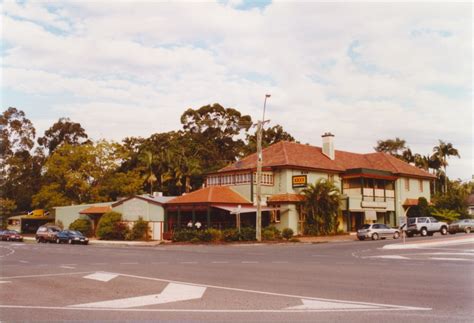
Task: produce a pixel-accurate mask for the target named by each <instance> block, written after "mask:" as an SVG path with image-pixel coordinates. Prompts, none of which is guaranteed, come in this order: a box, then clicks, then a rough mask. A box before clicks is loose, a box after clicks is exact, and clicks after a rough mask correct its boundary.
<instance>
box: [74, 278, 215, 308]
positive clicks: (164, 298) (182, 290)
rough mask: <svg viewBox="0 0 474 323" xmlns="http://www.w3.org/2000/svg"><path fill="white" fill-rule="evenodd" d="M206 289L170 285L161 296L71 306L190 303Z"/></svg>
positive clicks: (128, 306) (100, 306)
mask: <svg viewBox="0 0 474 323" xmlns="http://www.w3.org/2000/svg"><path fill="white" fill-rule="evenodd" d="M205 291H206V287H202V286H192V285H184V284H175V283H169V284H168V285H167V286H166V287H165V289H164V290H163V291H162V292H161V294H154V295H146V296H138V297H130V298H122V299H115V300H110V301H104V302H96V303H86V304H78V305H71V306H70V307H93V308H131V307H139V306H148V305H156V304H165V303H172V302H179V301H188V300H192V299H199V298H201V297H202V295H203V294H204V292H205Z"/></svg>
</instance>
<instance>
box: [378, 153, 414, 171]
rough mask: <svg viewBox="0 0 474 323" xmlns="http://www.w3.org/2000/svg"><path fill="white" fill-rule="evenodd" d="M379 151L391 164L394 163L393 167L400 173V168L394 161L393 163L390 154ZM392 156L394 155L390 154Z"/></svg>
mask: <svg viewBox="0 0 474 323" xmlns="http://www.w3.org/2000/svg"><path fill="white" fill-rule="evenodd" d="M378 153H379V154H382V156H384V158H385V159H386V160H387V161H388V162H389V164H390V165H392V166H393V168H395V170H396V171H397V173H400V170H399V169H398V167H397V166H396V165H395V164H394V163H392V161H391V160H390V158H389V157H388V156H389V154H387V153H383V152H378ZM390 156H391V157H393V156H392V155H390ZM393 158H396V157H393ZM407 164H408V163H407ZM408 165H410V164H408Z"/></svg>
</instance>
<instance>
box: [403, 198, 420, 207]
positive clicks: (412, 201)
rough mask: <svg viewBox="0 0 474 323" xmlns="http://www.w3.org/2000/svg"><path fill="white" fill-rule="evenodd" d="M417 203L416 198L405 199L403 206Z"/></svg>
mask: <svg viewBox="0 0 474 323" xmlns="http://www.w3.org/2000/svg"><path fill="white" fill-rule="evenodd" d="M415 205H418V199H406V200H405V202H403V206H415Z"/></svg>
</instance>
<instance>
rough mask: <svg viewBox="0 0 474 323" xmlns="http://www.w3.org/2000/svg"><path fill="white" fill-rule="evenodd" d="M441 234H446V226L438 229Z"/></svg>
mask: <svg viewBox="0 0 474 323" xmlns="http://www.w3.org/2000/svg"><path fill="white" fill-rule="evenodd" d="M439 231H440V232H441V234H442V235H443V236H445V235H447V234H448V229H446V227H442V228H441V230H439Z"/></svg>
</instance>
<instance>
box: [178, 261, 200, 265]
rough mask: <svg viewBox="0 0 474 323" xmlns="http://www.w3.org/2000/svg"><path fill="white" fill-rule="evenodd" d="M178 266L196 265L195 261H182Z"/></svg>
mask: <svg viewBox="0 0 474 323" xmlns="http://www.w3.org/2000/svg"><path fill="white" fill-rule="evenodd" d="M180 264H183V265H184V264H197V261H182V262H180Z"/></svg>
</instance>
